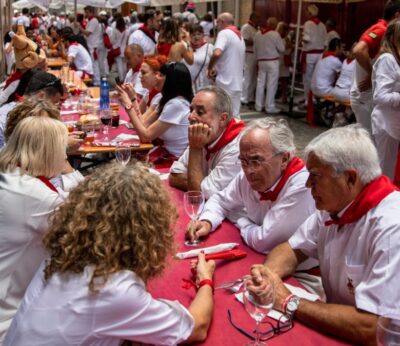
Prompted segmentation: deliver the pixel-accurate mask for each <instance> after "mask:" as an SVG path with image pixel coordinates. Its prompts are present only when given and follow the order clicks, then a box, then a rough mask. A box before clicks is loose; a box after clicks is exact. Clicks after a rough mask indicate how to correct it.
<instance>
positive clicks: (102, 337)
mask: <svg viewBox="0 0 400 346" xmlns="http://www.w3.org/2000/svg"><path fill="white" fill-rule="evenodd" d="M43 268H44V263H43V264H42V267H41V268H40V269H39V270H38V272H37V273H36V275H35V277H34V279H33V280H32V283H31V284H30V285H29V288H28V290H27V292H26V295H25V298H24V300H23V303H22V305H21V307H20V309H19V310H18V313H17V315H16V316H15V318H14V321H13V323H12V325H11V328H10V331H9V332H8V334H7V338H6V340H5V343H4V346H11V345H13V346H14V345H32V346H39V345H40V346H46V345H48V346H54V345H57V346H62V345H65V346H69V345H101V346H118V345H120V342H121V340H132V341H137V342H140V343H145V344H154V345H176V344H178V343H180V342H182V341H183V340H185V339H187V338H188V337H189V336H190V334H191V333H192V330H193V328H194V320H193V318H192V316H191V315H190V313H189V312H188V311H187V310H186V309H185V308H184V307H183V306H182V305H181V304H180V303H178V302H177V301H168V300H163V299H154V298H153V297H152V296H151V295H150V293H148V292H147V291H146V287H145V285H144V283H143V281H142V280H141V279H140V278H139V277H138V276H137V275H136V274H135V273H133V272H131V271H128V270H123V271H119V272H118V273H115V274H112V275H111V276H110V277H109V278H108V281H107V283H106V285H105V287H103V288H102V289H100V291H99V292H98V293H97V294H95V295H94V294H91V293H89V288H88V283H89V281H90V278H91V275H92V273H93V267H86V268H85V269H84V272H83V273H82V274H73V273H70V274H53V276H52V277H51V278H50V279H49V280H48V281H47V282H45V281H44V277H43V276H44V275H43Z"/></svg>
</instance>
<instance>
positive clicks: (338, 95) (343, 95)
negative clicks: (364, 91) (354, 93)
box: [332, 87, 350, 102]
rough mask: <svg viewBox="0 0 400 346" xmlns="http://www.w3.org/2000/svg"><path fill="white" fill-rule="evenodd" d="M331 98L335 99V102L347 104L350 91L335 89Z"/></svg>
mask: <svg viewBox="0 0 400 346" xmlns="http://www.w3.org/2000/svg"><path fill="white" fill-rule="evenodd" d="M332 96H333V97H334V98H335V100H338V101H341V102H348V101H350V89H342V88H338V87H335V88H334V89H333V91H332Z"/></svg>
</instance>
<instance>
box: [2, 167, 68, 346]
mask: <svg viewBox="0 0 400 346" xmlns="http://www.w3.org/2000/svg"><path fill="white" fill-rule="evenodd" d="M0 177H1V179H0V190H1V193H0V215H1V217H0V343H1V341H2V340H3V338H4V336H5V332H6V331H7V329H8V327H9V325H10V323H11V319H12V318H13V317H14V315H15V313H16V311H17V309H18V306H19V304H20V301H21V299H22V297H23V296H24V293H25V290H26V289H27V287H28V285H29V283H30V281H31V279H32V278H33V276H34V275H35V273H36V271H37V269H38V268H39V266H40V263H41V262H42V261H43V259H44V258H45V256H46V254H45V251H44V248H43V245H42V237H43V234H44V233H45V232H46V231H47V227H48V224H47V219H48V217H49V216H50V214H51V213H52V212H53V210H54V209H55V208H56V207H57V206H58V205H59V204H60V203H61V202H62V201H63V200H62V198H61V197H60V195H59V194H58V193H56V192H54V191H53V190H51V189H50V188H49V187H47V186H46V185H45V184H44V183H43V182H42V181H40V180H39V179H37V178H34V177H31V176H29V175H21V173H20V170H19V169H15V170H14V171H12V172H11V173H2V174H1V175H0Z"/></svg>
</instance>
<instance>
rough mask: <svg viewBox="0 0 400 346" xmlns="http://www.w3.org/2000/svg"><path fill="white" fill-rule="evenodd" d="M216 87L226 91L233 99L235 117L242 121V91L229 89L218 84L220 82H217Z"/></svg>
mask: <svg viewBox="0 0 400 346" xmlns="http://www.w3.org/2000/svg"><path fill="white" fill-rule="evenodd" d="M215 85H216V86H218V87H220V88H222V89H224V90H225V91H226V92H227V93H228V95H229V96H230V97H231V102H232V111H233V112H232V114H233V117H234V118H236V119H240V97H241V95H242V91H241V90H230V89H227V87H226V86H225V85H221V84H220V83H218V81H216V82H215Z"/></svg>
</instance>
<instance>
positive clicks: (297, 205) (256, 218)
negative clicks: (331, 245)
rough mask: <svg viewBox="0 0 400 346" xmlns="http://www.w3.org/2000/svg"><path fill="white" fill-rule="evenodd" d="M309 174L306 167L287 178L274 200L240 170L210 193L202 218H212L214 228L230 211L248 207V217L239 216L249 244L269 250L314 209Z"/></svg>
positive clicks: (244, 238) (262, 249)
mask: <svg viewBox="0 0 400 346" xmlns="http://www.w3.org/2000/svg"><path fill="white" fill-rule="evenodd" d="M307 178H308V171H307V170H306V169H305V168H303V169H302V170H300V171H299V172H297V173H295V174H294V175H292V176H291V177H290V178H289V179H288V181H287V182H286V184H285V186H284V187H283V188H282V190H281V192H280V193H279V195H278V198H277V199H276V200H275V201H274V202H271V201H260V194H259V193H258V192H257V191H254V190H253V189H252V188H251V187H250V185H249V183H248V181H247V179H246V176H245V174H244V173H243V171H240V173H239V174H238V175H237V176H236V177H235V179H234V180H233V181H232V182H231V183H230V184H229V185H228V186H227V187H226V188H225V189H224V190H222V191H221V192H220V193H217V194H214V195H213V196H211V198H210V199H209V200H208V201H207V202H206V204H205V207H204V211H203V213H202V214H201V215H200V218H199V219H200V220H209V221H210V222H211V224H212V230H213V231H214V230H215V229H216V228H217V227H218V226H219V225H220V224H221V223H222V221H223V220H224V218H225V217H226V216H227V215H229V214H231V213H233V212H234V213H237V212H240V211H242V210H243V209H245V215H246V217H241V218H239V219H238V220H237V226H238V228H239V229H240V235H241V236H242V238H243V240H244V241H245V242H246V244H247V245H248V246H249V247H251V248H253V249H254V250H256V251H258V252H262V253H268V252H269V251H271V250H272V249H273V248H274V247H275V246H276V245H278V244H280V243H282V242H284V241H287V240H288V239H289V238H290V236H291V235H292V234H293V233H294V232H295V231H296V229H297V228H298V227H299V225H301V224H302V223H303V221H304V220H306V219H307V217H309V216H310V215H311V214H312V213H314V212H315V203H314V200H313V198H312V196H311V193H310V191H309V189H307V188H306V187H305V183H306V180H307ZM278 182H279V180H278ZM278 182H276V184H275V185H274V186H273V187H272V189H273V188H274V187H275V186H276V185H277V184H278Z"/></svg>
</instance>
